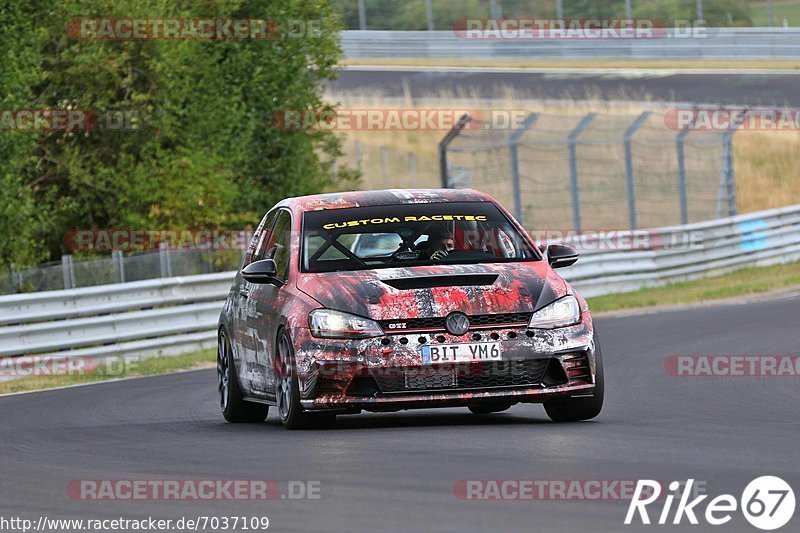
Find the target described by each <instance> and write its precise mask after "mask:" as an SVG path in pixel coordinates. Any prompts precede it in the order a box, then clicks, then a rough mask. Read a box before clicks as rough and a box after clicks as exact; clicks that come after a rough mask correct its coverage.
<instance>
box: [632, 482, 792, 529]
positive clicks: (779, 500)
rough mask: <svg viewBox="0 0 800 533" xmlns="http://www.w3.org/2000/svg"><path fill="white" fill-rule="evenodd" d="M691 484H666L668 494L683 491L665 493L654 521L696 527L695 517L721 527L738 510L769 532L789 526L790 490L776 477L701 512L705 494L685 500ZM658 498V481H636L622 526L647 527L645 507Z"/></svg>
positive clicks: (725, 497) (723, 496) (720, 498)
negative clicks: (740, 495)
mask: <svg viewBox="0 0 800 533" xmlns="http://www.w3.org/2000/svg"><path fill="white" fill-rule="evenodd" d="M693 484H694V479H689V480H687V481H686V483H685V484H682V483H680V482H678V481H673V482H672V483H670V484H669V490H670V491H671V492H673V493H675V491H677V490H679V488H680V487H681V486H683V492H682V493H681V494H679V495H678V494H669V495H667V497H666V498H664V503H663V507H662V509H661V513H660V514H659V515H658V519H657V520H658V521H657V523H658V524H660V525H665V524H668V523H672V524H680V523H681V521H682V520H683V519H684V518H686V520H687V521H688V522H689V523H690V524H692V525H697V524H699V523H700V522H699V520H698V515H699V516H700V517H701V518H703V519H705V522H706V523H708V524H710V525H712V526H721V525H724V524H727V523H728V522H730V521H731V520H732V519H733V513H736V512H737V510H741V512H742V514H744V517H745V519H747V521H748V522H750V524H751V525H753V526H755V527H757V528H758V529H761V530H763V531H772V530H775V529H778V528H780V527H783V526H784V525H786V524H787V523H789V520H791V519H792V516H793V515H794V507H795V499H794V491H793V490H792V487H790V486H789V484H788V483H786V482H785V481H784V480H782V479H781V478H779V477H775V476H762V477H759V478H756V479H754V480H753V481H751V482H750V483H749V484H748V485H747V487H745V489H744V491H743V492H742V497H741V498H740V499H739V500H737V499H736V498H735V497H734V496H733V495H731V494H721V495H719V496H717V497H715V498H713V499H712V500H710V501H709V502H708V503H707V504H706V506H705V512H701V510H700V509H701V505H700V504H701V503H703V501H704V500H705V499H706V498H708V495H706V494H703V495H700V496H696V497H695V498H694V499H692V500H689V498H690V497H691V496H692V485H693ZM676 496H679V499H678V503H677V505H676V506H675V510H674V511H673V510H672V505H673V503H674V500H675V497H676ZM660 497H661V484H660V483H659V482H658V481H654V480H649V479H640V480H639V481H638V483H637V484H636V490H635V491H634V494H633V499H632V500H631V504H630V506H629V507H628V514H627V516H625V524H626V525H630V524H632V523H635V522H638V521H639V520H640V521H641V523H642V524H650V523H651V521H650V520H651V519H650V515H649V514H648V509H647V506H648V505H651V504H653V503H654V502H656V501H657V500H659V498H660ZM637 516H638V517H637ZM670 517H671V518H672V520H671V521H670Z"/></svg>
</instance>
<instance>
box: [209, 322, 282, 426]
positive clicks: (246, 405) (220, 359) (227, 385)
mask: <svg viewBox="0 0 800 533" xmlns="http://www.w3.org/2000/svg"><path fill="white" fill-rule="evenodd" d="M217 391H218V392H219V407H220V409H221V410H222V416H224V417H225V420H227V421H228V422H231V423H240V422H251V423H252V422H263V421H264V420H265V419H266V418H267V414H269V406H268V405H263V404H260V403H252V402H248V401H245V400H244V399H243V396H242V391H241V389H240V388H239V379H238V377H237V375H236V364H235V363H234V361H233V355H232V354H231V344H230V341H228V337H227V335H225V331H224V330H222V329H221V330H219V333H218V334H217Z"/></svg>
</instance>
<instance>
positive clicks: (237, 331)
mask: <svg viewBox="0 0 800 533" xmlns="http://www.w3.org/2000/svg"><path fill="white" fill-rule="evenodd" d="M277 213H278V212H277V210H275V211H271V212H269V213H267V214H266V216H264V218H263V220H262V221H261V224H259V225H258V228H256V231H255V232H254V233H253V239H252V241H251V243H250V245H249V248H248V251H247V255H246V256H245V258H244V261H243V262H242V268H241V269H240V270H239V273H238V274H237V276H236V281H235V287H234V294H233V297H234V298H235V299H236V310H235V312H234V315H233V331H234V334H233V344H234V346H235V348H234V349H235V350H237V351H238V353H237V355H238V357H237V359H238V361H239V365H238V374H239V380H240V381H241V382H242V385H243V386H245V387H246V388H247V389H248V390H249V391H258V390H261V387H262V385H261V382H262V381H263V378H260V377H259V372H258V361H257V350H258V339H257V335H256V330H255V329H253V327H252V324H251V321H250V320H249V317H250V316H251V315H253V314H254V312H255V311H254V309H253V307H254V305H255V301H253V300H252V299H251V298H250V292H251V291H252V289H253V287H254V286H255V285H254V284H252V283H250V282H249V281H247V280H246V279H244V278H243V277H242V269H244V267H246V266H247V265H249V264H250V263H252V262H253V261H258V260H259V259H263V258H264V257H265V255H266V251H267V242H268V241H269V237H270V234H271V231H272V226H273V224H274V222H275V217H276V215H277Z"/></svg>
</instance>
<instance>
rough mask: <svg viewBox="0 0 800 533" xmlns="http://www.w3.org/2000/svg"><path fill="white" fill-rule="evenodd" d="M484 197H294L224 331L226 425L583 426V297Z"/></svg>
mask: <svg viewBox="0 0 800 533" xmlns="http://www.w3.org/2000/svg"><path fill="white" fill-rule="evenodd" d="M577 258H578V254H577V253H576V252H575V250H573V249H572V248H569V247H567V246H563V245H556V244H553V245H550V246H549V247H547V249H546V250H544V251H541V250H540V249H539V248H538V247H537V246H536V245H535V243H534V242H533V241H532V240H531V238H530V236H529V235H528V234H527V233H526V232H525V230H524V229H523V228H522V227H521V226H520V225H519V224H518V223H517V222H516V221H515V220H514V219H513V217H512V216H511V215H510V214H509V213H508V212H507V211H506V210H505V209H503V207H501V206H500V205H499V204H497V202H495V201H494V200H493V199H492V198H490V197H489V196H487V195H486V194H483V193H481V192H477V191H471V190H451V189H447V190H385V191H363V192H349V193H339V194H324V195H317V196H306V197H301V198H289V199H286V200H283V201H281V202H280V203H278V204H277V205H276V206H275V207H273V208H272V209H271V210H270V211H269V212H268V213H267V215H266V216H265V217H264V219H263V220H262V221H261V223H260V224H259V226H258V228H257V229H256V231H255V234H254V235H253V238H252V241H251V243H250V246H249V249H248V251H247V254H246V256H245V259H244V261H243V264H242V268H241V269H240V271H239V272H238V274H237V275H236V279H235V280H234V282H233V286H232V288H231V291H230V294H229V295H228V298H227V301H226V302H225V307H224V309H223V311H222V314H221V316H220V321H219V334H218V341H219V342H218V355H217V373H218V378H219V383H218V385H219V395H220V406H221V408H222V413H223V415H224V417H225V419H226V420H228V421H230V422H256V421H261V420H264V419H265V418H266V416H267V411H268V409H269V406H270V405H274V406H277V410H278V414H279V416H280V418H281V421H282V422H283V424H284V425H285V426H286V427H288V428H300V427H309V426H315V427H321V426H330V425H332V424H333V423H334V422H335V419H336V415H337V414H351V413H358V412H360V411H362V410H366V411H374V412H380V411H397V410H401V409H413V408H430V407H456V406H464V407H467V408H469V410H470V411H472V412H473V413H478V414H487V413H492V412H497V411H503V410H505V409H508V408H509V407H510V406H512V405H514V404H516V403H519V402H525V403H543V404H544V407H545V410H546V411H547V414H548V415H549V416H550V418H551V419H552V420H554V421H574V420H585V419H589V418H593V417H595V416H597V415H598V413H600V410H601V408H602V405H603V365H602V359H601V354H600V346H599V344H598V341H597V335H596V333H595V330H594V327H593V325H592V317H591V315H590V314H589V308H588V306H587V305H586V301H585V300H584V299H583V298H582V297H581V296H580V295H579V294H578V293H577V292H576V291H575V290H574V289H573V288H572V287H570V285H569V284H568V283H567V282H566V281H564V279H562V278H561V276H559V275H558V274H557V273H556V272H555V270H554V269H555V268H558V267H564V266H569V265H571V264H573V263H574V262H575V261H576V260H577Z"/></svg>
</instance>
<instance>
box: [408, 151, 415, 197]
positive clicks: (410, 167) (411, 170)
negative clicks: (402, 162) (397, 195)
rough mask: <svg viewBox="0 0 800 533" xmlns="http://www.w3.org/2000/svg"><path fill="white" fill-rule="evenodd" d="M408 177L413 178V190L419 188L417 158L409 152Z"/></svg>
mask: <svg viewBox="0 0 800 533" xmlns="http://www.w3.org/2000/svg"><path fill="white" fill-rule="evenodd" d="M408 175H409V177H410V178H411V188H412V189H415V188H416V187H417V156H416V155H415V154H414V153H413V152H408Z"/></svg>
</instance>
